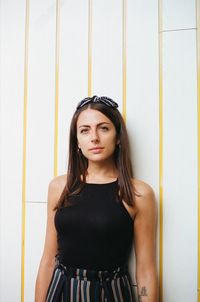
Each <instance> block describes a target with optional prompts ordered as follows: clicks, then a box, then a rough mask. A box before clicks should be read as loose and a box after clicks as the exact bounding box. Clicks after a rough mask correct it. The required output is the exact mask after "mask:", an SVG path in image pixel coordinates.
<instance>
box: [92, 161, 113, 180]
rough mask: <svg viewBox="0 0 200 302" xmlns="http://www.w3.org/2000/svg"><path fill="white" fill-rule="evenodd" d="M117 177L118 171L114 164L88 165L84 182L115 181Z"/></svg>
mask: <svg viewBox="0 0 200 302" xmlns="http://www.w3.org/2000/svg"><path fill="white" fill-rule="evenodd" d="M117 177H118V171H117V168H116V166H115V164H114V163H110V164H109V163H107V164H106V165H105V164H104V165H102V164H100V163H89V165H88V169H87V173H86V180H87V181H88V182H93V181H99V182H104V181H105V182H107V181H112V180H115V179H116V178H117Z"/></svg>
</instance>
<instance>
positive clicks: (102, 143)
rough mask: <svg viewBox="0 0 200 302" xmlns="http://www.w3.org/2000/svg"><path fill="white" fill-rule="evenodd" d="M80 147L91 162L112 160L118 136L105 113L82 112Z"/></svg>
mask: <svg viewBox="0 0 200 302" xmlns="http://www.w3.org/2000/svg"><path fill="white" fill-rule="evenodd" d="M77 141H78V147H79V148H80V149H81V151H82V153H83V155H84V156H85V157H86V158H87V159H88V160H89V161H104V160H107V159H109V158H112V156H113V153H114V150H115V148H116V144H117V143H118V141H117V134H116V129H115V126H114V124H113V123H112V122H111V120H110V119H108V118H107V117H106V116H105V115H104V114H103V113H101V112H100V111H98V110H94V109H89V108H88V109H86V110H84V111H82V112H81V113H80V115H79V117H78V120H77Z"/></svg>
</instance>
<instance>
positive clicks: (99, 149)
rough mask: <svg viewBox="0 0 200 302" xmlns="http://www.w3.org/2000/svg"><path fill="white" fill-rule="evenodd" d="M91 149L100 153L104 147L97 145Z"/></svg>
mask: <svg viewBox="0 0 200 302" xmlns="http://www.w3.org/2000/svg"><path fill="white" fill-rule="evenodd" d="M89 150H90V151H92V152H93V153H99V152H101V151H102V150H103V148H102V147H95V148H91V149H89Z"/></svg>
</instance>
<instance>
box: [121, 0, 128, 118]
mask: <svg viewBox="0 0 200 302" xmlns="http://www.w3.org/2000/svg"><path fill="white" fill-rule="evenodd" d="M126 10H127V1H126V0H123V7H122V12H123V13H122V44H123V45H122V70H123V75H122V78H123V80H122V101H123V103H122V115H123V118H124V120H125V122H126Z"/></svg>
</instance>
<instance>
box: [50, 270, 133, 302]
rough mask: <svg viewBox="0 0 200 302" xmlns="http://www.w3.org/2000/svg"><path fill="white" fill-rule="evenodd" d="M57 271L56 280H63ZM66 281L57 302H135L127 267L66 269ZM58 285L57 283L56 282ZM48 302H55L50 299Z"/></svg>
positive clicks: (61, 272) (60, 273)
mask: <svg viewBox="0 0 200 302" xmlns="http://www.w3.org/2000/svg"><path fill="white" fill-rule="evenodd" d="M62 276H63V271H61V270H60V271H59V268H58V270H57V273H56V274H55V276H54V279H55V280H56V278H61V279H62ZM64 276H65V279H64V281H63V279H62V290H61V291H60V293H59V297H57V298H56V301H60V302H135V301H136V299H135V298H134V291H133V286H132V282H131V277H130V274H129V272H128V268H127V265H124V266H118V267H116V268H115V269H113V270H103V271H100V270H99V271H97V270H88V269H80V268H72V267H65V274H64ZM55 283H56V282H55ZM47 301H50V302H51V301H55V300H53V299H52V300H51V299H48V300H47Z"/></svg>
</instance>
